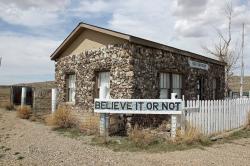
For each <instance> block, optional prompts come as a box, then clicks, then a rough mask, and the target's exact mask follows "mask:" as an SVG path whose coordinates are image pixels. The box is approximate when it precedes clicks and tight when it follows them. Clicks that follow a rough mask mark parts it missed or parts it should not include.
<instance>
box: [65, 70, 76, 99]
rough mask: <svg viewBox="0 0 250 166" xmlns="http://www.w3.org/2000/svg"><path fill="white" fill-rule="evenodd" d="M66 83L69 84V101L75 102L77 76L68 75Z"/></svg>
mask: <svg viewBox="0 0 250 166" xmlns="http://www.w3.org/2000/svg"><path fill="white" fill-rule="evenodd" d="M66 82H67V101H68V102H75V84H76V76H75V74H68V75H67V80H66Z"/></svg>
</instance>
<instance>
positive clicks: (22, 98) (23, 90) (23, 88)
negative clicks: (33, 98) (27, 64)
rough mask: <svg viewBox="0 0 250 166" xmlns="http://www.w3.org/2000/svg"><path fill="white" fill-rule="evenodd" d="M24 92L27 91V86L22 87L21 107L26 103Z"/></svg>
mask: <svg viewBox="0 0 250 166" xmlns="http://www.w3.org/2000/svg"><path fill="white" fill-rule="evenodd" d="M26 93H27V88H26V87H22V95H21V107H23V106H24V105H25V104H26Z"/></svg>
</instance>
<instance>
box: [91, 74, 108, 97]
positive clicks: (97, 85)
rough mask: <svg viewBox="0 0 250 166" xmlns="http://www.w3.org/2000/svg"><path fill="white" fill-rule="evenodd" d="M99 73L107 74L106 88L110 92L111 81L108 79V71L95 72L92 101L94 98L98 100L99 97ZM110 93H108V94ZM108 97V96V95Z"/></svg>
mask: <svg viewBox="0 0 250 166" xmlns="http://www.w3.org/2000/svg"><path fill="white" fill-rule="evenodd" d="M101 73H108V74H109V83H108V87H109V90H110V82H111V79H110V75H111V73H110V71H109V70H102V71H96V72H95V86H94V99H95V98H99V97H100V94H99V93H100V82H101V78H100V75H101ZM109 93H110V92H109ZM109 95H110V94H109Z"/></svg>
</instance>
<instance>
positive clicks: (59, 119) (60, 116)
mask: <svg viewBox="0 0 250 166" xmlns="http://www.w3.org/2000/svg"><path fill="white" fill-rule="evenodd" d="M45 121H46V123H47V124H48V125H51V126H56V127H60V128H71V127H76V125H77V121H76V118H75V117H74V116H73V114H72V112H71V110H70V109H69V108H67V107H66V106H61V107H59V108H58V109H57V110H56V111H55V112H54V113H52V114H51V115H49V116H48V117H47V118H46V119H45Z"/></svg>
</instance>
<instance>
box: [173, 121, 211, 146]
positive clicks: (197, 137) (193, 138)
mask: <svg viewBox="0 0 250 166" xmlns="http://www.w3.org/2000/svg"><path fill="white" fill-rule="evenodd" d="M174 143H177V144H188V145H192V144H197V143H200V144H203V145H207V144H210V140H209V138H208V137H206V136H204V135H203V134H202V133H201V132H200V131H199V130H198V129H196V128H194V127H192V126H190V125H188V127H187V129H186V131H185V133H182V132H181V130H177V135H176V139H175V140H174Z"/></svg>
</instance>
